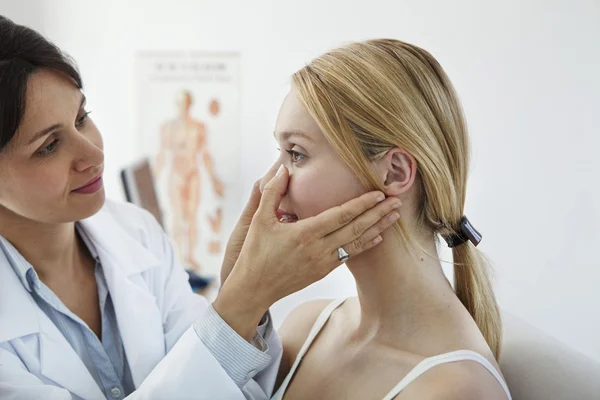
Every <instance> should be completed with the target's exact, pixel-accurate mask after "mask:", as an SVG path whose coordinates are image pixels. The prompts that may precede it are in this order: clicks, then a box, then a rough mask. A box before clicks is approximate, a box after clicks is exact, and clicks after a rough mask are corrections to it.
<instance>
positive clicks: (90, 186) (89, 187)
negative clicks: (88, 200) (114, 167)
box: [73, 174, 102, 194]
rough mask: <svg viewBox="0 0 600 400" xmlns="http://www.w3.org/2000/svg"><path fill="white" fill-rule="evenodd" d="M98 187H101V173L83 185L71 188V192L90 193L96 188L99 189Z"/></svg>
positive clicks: (94, 191)
mask: <svg viewBox="0 0 600 400" xmlns="http://www.w3.org/2000/svg"><path fill="white" fill-rule="evenodd" d="M100 188H102V174H99V175H98V176H96V177H95V178H93V179H92V180H91V181H89V182H88V183H86V184H85V185H83V186H81V187H78V188H77V189H75V190H73V192H74V193H80V194H92V193H96V192H97V191H98V190H100Z"/></svg>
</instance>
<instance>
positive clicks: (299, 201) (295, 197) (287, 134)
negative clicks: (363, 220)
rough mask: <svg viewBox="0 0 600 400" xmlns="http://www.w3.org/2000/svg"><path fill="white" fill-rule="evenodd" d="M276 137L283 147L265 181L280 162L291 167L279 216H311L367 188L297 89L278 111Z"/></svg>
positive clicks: (339, 203)
mask: <svg viewBox="0 0 600 400" xmlns="http://www.w3.org/2000/svg"><path fill="white" fill-rule="evenodd" d="M275 138H276V139H277V141H278V143H279V148H280V155H279V159H278V160H277V162H276V163H275V164H274V165H273V167H272V168H271V170H270V171H269V173H268V174H267V176H265V180H264V181H265V182H266V181H268V179H270V178H271V177H272V176H273V174H274V173H275V172H276V170H277V168H278V167H279V165H281V164H283V165H285V166H286V167H287V168H288V170H289V171H290V182H289V185H288V191H287V193H286V195H285V196H284V198H283V200H282V202H281V205H280V210H279V217H283V216H284V215H288V217H286V218H290V219H291V220H294V219H302V218H308V217H312V216H315V215H317V214H319V213H321V212H322V211H325V210H327V209H328V208H331V207H334V206H338V205H341V204H343V203H345V202H346V201H348V200H351V199H353V198H355V197H357V196H360V195H361V194H363V193H366V192H367V190H366V189H365V188H364V187H363V185H362V184H361V183H360V182H359V180H358V178H357V177H356V175H355V174H354V172H353V171H352V170H351V169H350V167H348V166H347V165H346V163H345V162H344V161H343V160H342V159H341V158H340V157H339V156H338V155H337V154H336V152H335V151H334V149H333V147H332V146H331V145H330V144H329V142H328V141H327V139H326V138H325V136H324V135H323V133H322V132H321V130H320V128H319V126H318V124H317V123H316V122H315V120H314V119H313V118H312V116H311V115H310V114H309V113H308V111H307V110H306V109H305V108H304V106H303V105H302V104H301V103H300V101H299V100H298V97H297V94H296V92H295V90H294V89H292V91H291V92H290V93H289V94H288V96H287V97H286V98H285V100H284V101H283V104H282V106H281V109H280V111H279V116H278V118H277V123H276V126H275Z"/></svg>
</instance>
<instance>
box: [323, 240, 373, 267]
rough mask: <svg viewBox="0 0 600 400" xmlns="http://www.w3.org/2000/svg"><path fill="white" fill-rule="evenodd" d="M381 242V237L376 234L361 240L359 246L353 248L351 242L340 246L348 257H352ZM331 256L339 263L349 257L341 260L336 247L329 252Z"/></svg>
mask: <svg viewBox="0 0 600 400" xmlns="http://www.w3.org/2000/svg"><path fill="white" fill-rule="evenodd" d="M381 242H383V237H381V235H377V236H376V237H374V238H373V239H371V240H367V241H365V242H363V243H362V244H361V246H360V247H357V248H355V247H354V246H353V244H349V245H346V246H342V248H343V249H344V251H346V253H348V255H349V256H350V258H352V257H356V256H357V255H358V254H360V253H362V252H363V251H366V250H369V249H372V248H373V247H375V246H377V245H379V244H380V243H381ZM331 257H333V258H335V259H336V260H337V261H338V263H340V262H342V263H345V262H346V261H348V260H349V259H346V260H344V261H341V260H340V259H339V254H338V251H337V249H335V250H333V251H332V252H331Z"/></svg>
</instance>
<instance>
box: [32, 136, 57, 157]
mask: <svg viewBox="0 0 600 400" xmlns="http://www.w3.org/2000/svg"><path fill="white" fill-rule="evenodd" d="M57 146H58V139H54V140H53V141H52V142H50V143H49V144H48V145H47V146H46V147H43V148H41V149H40V150H38V152H37V154H39V155H41V156H48V155H50V154H52V153H54V152H55V151H56V147H57Z"/></svg>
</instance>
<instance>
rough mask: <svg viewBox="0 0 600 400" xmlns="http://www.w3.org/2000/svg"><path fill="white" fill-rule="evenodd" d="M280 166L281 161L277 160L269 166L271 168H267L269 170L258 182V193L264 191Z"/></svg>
mask: <svg viewBox="0 0 600 400" xmlns="http://www.w3.org/2000/svg"><path fill="white" fill-rule="evenodd" d="M280 165H281V161H279V160H278V161H277V162H276V163H275V164H273V165H272V166H271V168H269V170H268V171H267V173H266V174H265V176H263V178H262V179H261V180H260V192H261V193H262V192H263V190H264V189H265V185H266V184H267V183H268V182H269V181H270V180H271V179H272V178H273V177H274V176H275V174H276V173H277V170H278V169H279V166H280Z"/></svg>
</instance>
